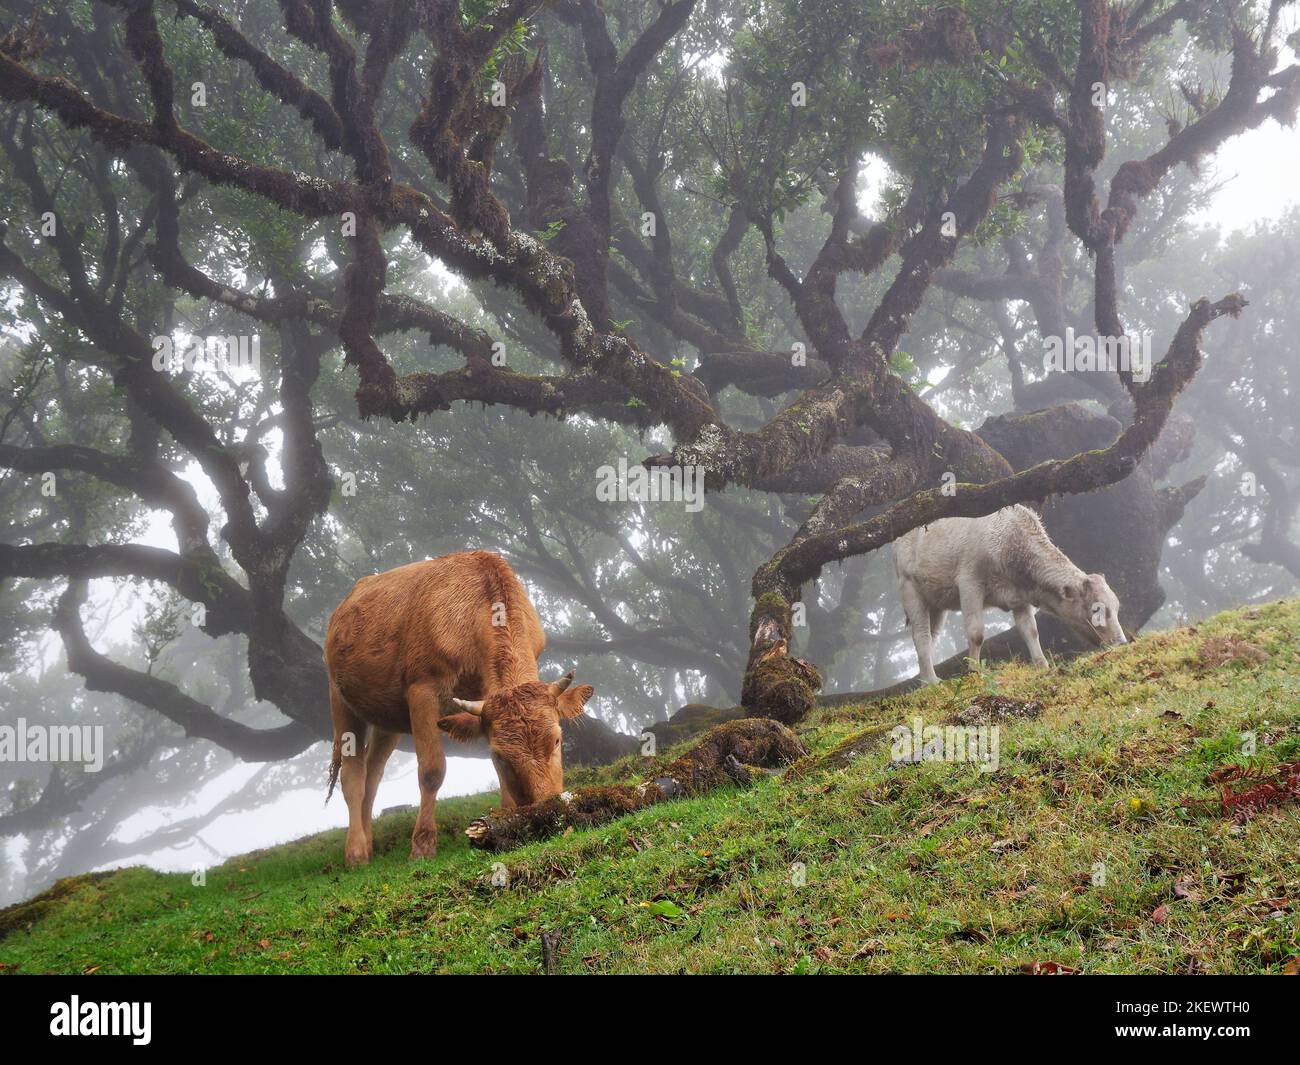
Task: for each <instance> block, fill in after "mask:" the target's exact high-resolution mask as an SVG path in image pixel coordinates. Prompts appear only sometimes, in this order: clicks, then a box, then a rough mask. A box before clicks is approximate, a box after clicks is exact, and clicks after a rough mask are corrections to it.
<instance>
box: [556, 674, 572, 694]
mask: <svg viewBox="0 0 1300 1065" xmlns="http://www.w3.org/2000/svg"><path fill="white" fill-rule="evenodd" d="M572 683H573V670H569V672H567V673H566V674H564V676H562V677H561V678H560V679H559V680H557V681H556V682H555V683H554V684H552V685H551V691H552V692H553V693H554V694H556V695H559V694H560V692H562V691H564V689H565V688H567V687H568V686H569V685H570V684H572Z"/></svg>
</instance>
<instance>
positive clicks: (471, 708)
mask: <svg viewBox="0 0 1300 1065" xmlns="http://www.w3.org/2000/svg"><path fill="white" fill-rule="evenodd" d="M452 702H453V703H455V704H456V705H457V706H459V707H460V708H461V709H462V710H464V711H465V712H466V713H467V714H479V713H481V712H482V710H483V700H482V699H480V700H479V701H478V702H476V703H471V702H470V701H469V700H468V699H453V700H452Z"/></svg>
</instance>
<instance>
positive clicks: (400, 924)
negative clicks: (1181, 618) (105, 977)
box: [0, 601, 1300, 973]
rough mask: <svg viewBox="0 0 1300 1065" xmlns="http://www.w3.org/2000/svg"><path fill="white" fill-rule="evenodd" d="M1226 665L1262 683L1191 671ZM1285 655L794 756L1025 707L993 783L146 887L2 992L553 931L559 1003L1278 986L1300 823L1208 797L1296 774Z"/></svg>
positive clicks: (1212, 629)
mask: <svg viewBox="0 0 1300 1065" xmlns="http://www.w3.org/2000/svg"><path fill="white" fill-rule="evenodd" d="M1215 636H1230V637H1234V638H1237V639H1241V640H1245V641H1249V642H1250V643H1251V644H1253V645H1255V646H1256V647H1258V648H1261V649H1263V651H1265V652H1267V655H1268V657H1267V659H1266V660H1265V661H1263V662H1262V663H1254V664H1243V663H1240V662H1234V661H1228V662H1225V663H1222V664H1218V665H1207V664H1205V663H1203V662H1202V660H1201V657H1200V652H1201V650H1202V648H1203V646H1204V645H1205V642H1206V640H1207V639H1208V638H1210V637H1215ZM1298 636H1300V601H1293V602H1286V603H1278V604H1273V605H1269V606H1264V607H1259V608H1255V609H1251V610H1244V611H1237V612H1234V613H1230V614H1224V615H1221V616H1219V617H1216V618H1214V619H1212V620H1210V621H1207V622H1205V623H1203V624H1202V625H1199V626H1197V627H1195V628H1192V629H1181V630H1176V631H1174V632H1170V633H1162V634H1157V635H1154V636H1149V637H1145V638H1143V639H1141V640H1139V641H1137V642H1136V643H1134V644H1132V645H1130V646H1128V647H1125V648H1120V649H1116V650H1112V651H1109V652H1107V653H1105V654H1103V655H1094V656H1091V657H1089V658H1085V659H1081V660H1078V661H1076V662H1073V663H1071V664H1069V665H1067V666H1065V667H1063V668H1061V669H1053V670H1051V671H1037V670H1033V669H1030V668H1028V667H1021V666H1008V667H1006V668H1003V669H1000V670H998V671H996V672H993V671H990V672H988V673H986V674H984V675H983V676H982V677H975V676H972V677H967V678H963V679H961V680H958V681H953V682H949V683H947V684H944V685H942V686H939V687H936V688H932V689H930V690H928V691H924V692H919V693H916V694H914V695H911V696H907V697H904V698H900V699H896V700H893V701H892V702H891V703H889V704H886V705H874V706H865V707H841V708H837V709H834V710H826V711H822V712H820V713H819V714H818V715H816V716H814V717H813V718H811V719H810V720H809V721H808V722H807V723H806V727H805V731H804V738H805V740H806V741H807V742H808V744H809V746H810V747H811V748H812V751H813V758H814V759H816V758H817V756H818V755H824V754H825V753H826V752H828V751H830V750H832V749H834V748H835V747H836V746H837V745H839V744H840V743H842V742H843V741H845V740H847V739H849V738H851V737H853V736H855V735H858V734H861V733H863V732H864V731H870V730H873V729H874V730H877V731H879V730H881V729H882V728H883V729H888V728H890V727H892V726H893V725H895V724H898V723H899V722H901V721H908V720H910V719H911V718H913V717H914V716H918V715H919V716H921V717H923V718H924V719H925V720H926V721H927V722H930V723H935V722H938V721H939V720H940V719H942V718H943V717H945V716H947V715H948V714H950V713H951V712H953V711H954V710H959V709H961V708H962V707H964V706H966V705H967V704H968V702H969V700H970V697H971V696H972V695H975V694H978V693H979V692H980V691H985V690H996V691H998V692H999V693H1001V694H1005V695H1010V696H1015V697H1018V698H1032V699H1037V700H1040V701H1042V702H1043V703H1044V705H1045V707H1046V709H1045V711H1044V713H1043V715H1042V716H1041V717H1040V718H1038V719H1037V720H1027V721H1012V722H1009V723H1004V724H1003V725H1002V726H1001V734H1000V738H1001V751H1000V754H1001V768H1000V769H999V771H997V772H995V773H980V772H978V771H977V770H976V769H975V768H974V767H971V766H962V765H954V764H925V765H919V766H904V767H894V768H891V767H890V766H889V764H888V762H889V745H888V743H887V742H885V743H883V744H881V745H879V746H876V747H875V748H874V749H870V750H868V751H866V753H864V754H862V755H861V756H860V757H859V758H857V759H856V760H854V761H851V762H850V763H849V764H848V765H847V766H845V767H843V768H826V767H825V766H824V765H823V766H819V765H818V764H816V762H815V761H814V762H813V763H811V764H805V765H804V766H803V767H802V768H803V770H804V771H803V772H800V773H798V774H791V775H790V776H789V777H788V778H787V779H784V780H775V779H774V780H768V781H764V782H762V783H760V784H759V785H757V786H755V787H754V788H752V789H750V790H747V791H739V790H733V789H724V790H723V791H720V792H716V793H713V794H711V795H709V796H707V797H704V798H700V799H695V800H690V801H681V802H674V803H667V804H664V805H661V806H658V807H653V808H651V809H648V810H645V811H642V812H641V813H639V814H637V815H635V816H632V817H629V818H626V819H624V820H621V821H618V822H615V823H613V824H610V825H607V826H605V827H603V828H600V829H594V830H590V831H585V832H578V833H573V834H571V835H568V836H565V837H562V838H558V839H554V840H551V841H549V842H547V843H542V844H535V845H532V846H529V847H526V848H523V849H520V850H518V851H513V852H510V853H508V854H505V855H487V854H483V853H481V852H477V851H471V850H469V849H468V847H467V846H466V845H465V842H464V837H463V835H462V829H463V828H464V826H465V824H466V823H467V822H468V820H469V819H470V818H472V817H474V816H475V815H477V814H478V813H480V812H482V811H483V810H486V809H487V808H489V807H490V806H491V805H493V803H494V800H495V796H493V795H480V796H473V797H470V798H465V799H453V800H449V801H447V802H443V803H439V821H440V828H441V852H440V853H439V855H438V857H437V858H436V859H434V860H431V861H427V862H422V863H417V864H412V863H410V862H408V860H407V857H406V849H407V835H408V833H409V831H410V828H411V819H412V815H411V814H410V813H401V814H393V815H391V816H389V817H387V818H384V819H382V820H381V821H380V822H379V823H378V824H377V829H376V839H375V851H376V859H375V861H374V863H373V864H371V865H370V866H369V867H368V868H365V869H360V870H345V869H344V868H343V866H342V857H343V834H342V832H341V831H338V832H327V833H324V834H322V835H319V836H314V837H311V838H308V839H304V840H300V841H298V842H296V843H292V844H288V845H285V846H282V847H275V848H272V849H269V850H265V851H260V852H257V853H254V854H249V855H246V856H244V857H242V858H238V859H236V860H234V861H231V862H229V863H228V864H226V865H224V866H221V867H220V868H218V869H215V870H210V871H209V873H208V876H207V884H206V886H204V887H196V886H194V885H193V884H192V883H191V881H190V877H189V876H188V875H167V874H160V873H156V872H153V871H151V870H147V869H140V868H133V869H125V870H121V871H118V872H114V873H111V874H108V875H105V876H102V877H98V878H81V879H78V880H73V881H64V882H62V884H61V885H59V886H58V890H57V891H53V889H52V891H53V895H52V896H51V897H49V898H47V899H40V898H39V897H38V900H37V901H36V902H35V903H29V904H28V908H27V909H25V910H17V909H13V908H11V909H10V910H9V911H6V912H4V913H0V935H3V936H4V937H3V938H0V965H5V966H10V967H12V966H17V967H18V971H20V972H24V973H39V972H47V971H50V972H74V973H79V972H85V971H87V970H91V969H93V970H95V971H97V972H103V973H112V972H163V973H190V972H207V973H250V972H256V973H263V972H277V973H290V972H297V973H355V972H377V973H379V972H382V973H408V972H418V973H424V972H447V971H451V972H538V971H540V970H541V967H542V947H541V934H542V933H543V932H544V931H550V932H554V933H558V936H559V940H558V942H559V955H558V968H559V971H561V972H573V973H579V972H800V973H801V972H844V971H853V972H963V973H975V972H1002V973H1005V972H1016V971H1017V970H1018V969H1019V967H1020V966H1021V965H1025V964H1029V963H1032V962H1036V961H1037V962H1042V961H1053V962H1058V963H1061V964H1064V965H1069V966H1072V967H1075V968H1078V969H1081V970H1082V971H1083V972H1085V973H1106V972H1187V971H1189V970H1191V971H1205V972H1221V973H1227V972H1280V971H1281V970H1282V969H1283V967H1284V966H1285V965H1286V963H1287V962H1288V961H1290V960H1292V959H1294V958H1296V957H1297V956H1298V955H1300V917H1298V916H1297V911H1298V910H1300V903H1295V902H1292V901H1291V900H1293V899H1297V898H1300V868H1298V866H1297V861H1296V856H1297V855H1298V854H1300V804H1294V803H1292V804H1287V805H1281V806H1277V807H1273V808H1270V809H1267V810H1265V811H1264V812H1262V813H1261V814H1260V815H1259V816H1257V817H1256V818H1254V819H1253V820H1252V821H1250V822H1249V823H1248V824H1246V825H1244V826H1236V825H1234V824H1233V822H1232V820H1231V819H1230V818H1228V817H1226V816H1224V815H1223V813H1222V812H1221V810H1220V809H1219V805H1218V803H1217V801H1216V795H1217V792H1216V789H1215V787H1213V786H1212V785H1208V784H1207V783H1206V781H1205V778H1206V775H1207V773H1209V772H1210V771H1211V770H1213V769H1214V768H1216V767H1219V766H1222V765H1225V764H1228V763H1230V762H1238V763H1241V764H1246V765H1252V766H1258V767H1261V768H1264V769H1267V768H1268V767H1270V766H1272V765H1274V764H1276V763H1279V762H1289V761H1296V760H1297V759H1300V682H1297V676H1298V675H1300V670H1298V669H1297V665H1298V662H1297V658H1298V657H1300V655H1298V653H1297V647H1298V646H1300V639H1297V637H1298ZM1175 715H1177V716H1175ZM1246 733H1254V734H1255V735H1256V736H1257V744H1258V745H1257V753H1256V754H1255V755H1254V756H1253V757H1250V758H1247V757H1245V756H1244V755H1243V754H1242V753H1241V750H1242V742H1243V736H1244V734H1246ZM668 754H669V752H665V753H664V755H661V757H664V756H666V755H668ZM644 768H645V767H644V766H641V765H640V764H638V762H636V761H635V760H627V761H625V762H623V763H620V764H619V765H617V766H613V767H609V768H608V769H605V770H601V771H593V772H585V773H582V774H571V779H570V784H573V785H577V784H589V783H595V782H598V781H601V780H604V781H608V780H610V779H613V778H616V777H622V778H626V777H628V776H629V775H637V774H639V773H640V772H641V771H642V770H643V769H644ZM338 812H339V816H340V819H342V817H343V809H342V806H341V805H340V806H339V807H338ZM494 862H500V863H502V866H501V867H502V868H503V869H504V870H505V872H506V873H507V875H508V884H507V885H506V886H504V887H497V886H494V885H493V883H492V866H493V863H494ZM1098 862H1102V863H1104V866H1105V878H1104V883H1103V884H1100V885H1096V884H1094V883H1093V879H1094V878H1093V869H1094V864H1095V863H1098ZM796 863H802V864H803V866H804V868H805V870H806V874H805V876H806V882H805V883H802V884H800V883H799V880H800V878H799V876H798V875H797V869H796V868H795V865H796ZM1176 885H1177V890H1176ZM1162 907H1163V909H1161V908H1162ZM6 928H7V929H8V930H9V931H8V934H7V935H5V934H4V931H5V929H6Z"/></svg>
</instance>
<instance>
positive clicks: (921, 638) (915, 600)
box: [898, 581, 939, 684]
mask: <svg viewBox="0 0 1300 1065" xmlns="http://www.w3.org/2000/svg"><path fill="white" fill-rule="evenodd" d="M898 594H899V598H900V599H902V600H903V612H904V613H905V614H906V615H907V623H908V625H909V626H910V627H911V629H912V643H913V644H914V645H915V646H916V664H917V667H918V669H919V672H918V674H917V675H918V676H919V677H920V679H921V683H922V684H938V683H939V678H938V677H937V676H936V675H935V672H934V662H933V660H932V658H931V655H932V650H931V631H930V608H929V607H928V606H926V604H925V600H924V599H922V597H921V593H920V592H918V591H917V590H916V586H915V585H914V584H912V583H911V581H900V582H899V584H898Z"/></svg>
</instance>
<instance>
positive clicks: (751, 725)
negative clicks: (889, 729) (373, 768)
mask: <svg viewBox="0 0 1300 1065" xmlns="http://www.w3.org/2000/svg"><path fill="white" fill-rule="evenodd" d="M807 753H808V750H807V748H806V747H805V746H804V745H803V742H802V741H801V740H800V739H799V737H798V736H796V735H795V734H794V733H793V732H791V731H790V730H789V729H788V728H786V727H785V726H784V725H781V724H779V723H777V722H775V721H772V720H769V719H766V718H745V719H743V720H741V721H729V722H727V723H726V724H724V725H719V726H718V727H717V728H714V729H710V730H709V731H708V732H706V733H705V734H704V736H703V738H701V740H700V742H699V743H698V744H697V745H696V746H695V747H693V748H691V749H690V750H689V751H687V752H686V753H685V754H684V755H682V756H681V757H680V758H678V759H677V760H676V761H675V762H673V763H672V764H671V765H669V766H668V767H667V769H665V770H664V772H663V773H662V774H661V775H660V776H657V777H655V778H654V779H653V780H646V781H644V782H642V783H641V784H637V785H628V784H621V785H617V786H614V787H606V788H578V789H576V790H574V791H566V792H565V793H564V794H563V795H558V796H556V797H555V798H552V799H547V800H546V801H545V802H539V803H534V804H533V805H532V806H522V807H517V808H515V809H513V810H497V811H494V812H493V813H491V814H489V815H488V816H487V817H480V818H478V819H477V820H475V821H472V822H471V823H470V825H469V827H468V828H467V829H465V835H467V836H468V837H469V842H470V846H471V847H477V848H479V849H480V850H490V851H504V850H509V849H511V848H512V847H519V846H522V845H523V844H525V843H531V842H533V841H534V840H539V839H547V838H548V837H550V836H555V835H558V834H559V833H561V832H563V831H564V830H565V829H568V828H592V827H594V826H596V825H603V824H605V823H607V822H609V821H613V820H614V819H615V818H619V817H622V816H623V815H624V814H630V813H633V812H634V811H636V810H641V809H644V808H645V807H647V806H653V805H654V804H655V803H659V802H664V801H666V800H668V799H681V798H687V797H690V796H693V795H702V794H704V793H705V792H707V791H712V790H713V789H714V788H718V787H721V786H722V785H723V784H731V783H734V784H741V785H748V784H750V783H752V782H753V780H754V779H755V778H756V777H758V776H762V775H765V773H766V772H768V771H770V770H773V769H776V768H777V767H779V766H785V765H788V764H790V763H791V762H793V761H794V760H795V759H796V758H801V757H803V756H804V755H805V754H807Z"/></svg>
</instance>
